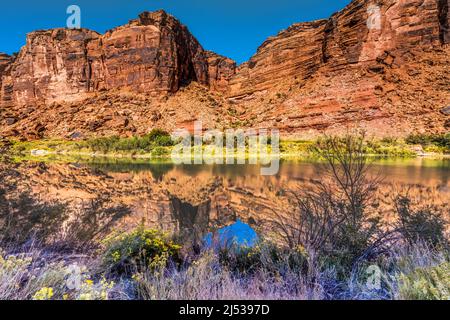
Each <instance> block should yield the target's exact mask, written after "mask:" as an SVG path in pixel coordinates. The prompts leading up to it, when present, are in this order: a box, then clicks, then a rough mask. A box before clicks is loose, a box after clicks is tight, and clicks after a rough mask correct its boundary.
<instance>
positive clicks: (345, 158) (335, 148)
mask: <svg viewBox="0 0 450 320" xmlns="http://www.w3.org/2000/svg"><path fill="white" fill-rule="evenodd" d="M314 149H315V154H317V155H319V156H320V158H321V159H323V160H324V164H323V166H322V167H321V168H320V170H321V172H319V174H318V176H320V177H323V179H322V180H321V181H315V182H314V184H313V185H312V186H311V187H309V188H304V187H303V186H302V187H301V190H300V191H297V190H292V191H288V192H287V194H288V197H289V198H290V202H291V206H292V210H293V211H294V212H288V213H285V214H278V213H277V212H274V214H275V218H274V219H271V221H270V222H271V224H272V225H273V226H274V227H275V229H276V231H277V233H278V234H280V235H281V237H282V240H284V241H285V242H286V244H287V245H288V246H289V247H290V248H296V247H299V246H300V247H305V248H308V249H310V250H312V251H313V252H316V253H318V254H319V255H321V257H322V258H323V259H324V260H325V262H327V263H330V264H333V265H336V266H337V267H338V269H339V270H338V271H339V273H340V276H346V274H347V273H348V272H349V271H350V270H351V268H352V267H353V266H354V265H355V264H356V263H357V262H358V259H359V258H361V257H362V256H365V257H366V258H367V257H370V256H371V255H374V254H375V252H376V251H377V250H379V248H380V247H381V246H383V241H377V239H379V238H380V235H381V231H380V228H379V217H377V216H375V215H371V213H369V212H368V208H370V207H371V206H372V204H373V202H374V200H375V199H374V191H375V190H376V188H377V185H378V183H379V180H380V179H379V178H378V177H375V178H372V177H370V176H369V175H368V169H369V167H370V163H369V160H368V158H367V156H366V152H365V138H364V135H360V136H351V135H347V136H345V137H328V138H325V139H322V140H319V141H318V142H317V144H316V145H315V146H314Z"/></svg>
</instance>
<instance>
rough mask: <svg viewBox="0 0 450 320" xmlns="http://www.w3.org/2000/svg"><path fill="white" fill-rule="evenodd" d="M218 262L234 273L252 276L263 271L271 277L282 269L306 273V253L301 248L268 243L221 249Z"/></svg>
mask: <svg viewBox="0 0 450 320" xmlns="http://www.w3.org/2000/svg"><path fill="white" fill-rule="evenodd" d="M218 256H219V262H220V264H221V265H222V266H224V267H226V268H227V269H229V270H230V271H232V272H234V273H240V274H253V273H255V272H260V271H261V270H264V272H267V273H269V274H271V275H275V274H279V272H280V271H281V270H283V269H286V268H288V269H294V270H298V271H299V272H304V273H306V272H307V260H308V253H307V252H306V250H305V249H304V248H302V247H298V248H295V249H290V248H282V247H279V246H277V245H275V244H273V243H270V242H260V243H259V244H258V245H256V246H255V247H242V246H240V247H233V246H232V247H223V248H221V249H220V251H219V253H218Z"/></svg>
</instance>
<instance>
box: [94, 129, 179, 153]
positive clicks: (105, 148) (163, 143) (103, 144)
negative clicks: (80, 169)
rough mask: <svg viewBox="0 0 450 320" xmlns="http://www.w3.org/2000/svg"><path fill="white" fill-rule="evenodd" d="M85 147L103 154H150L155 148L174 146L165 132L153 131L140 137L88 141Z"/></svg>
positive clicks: (104, 138)
mask: <svg viewBox="0 0 450 320" xmlns="http://www.w3.org/2000/svg"><path fill="white" fill-rule="evenodd" d="M85 145H86V146H87V147H88V148H89V149H91V150H93V151H101V152H104V153H107V152H111V151H116V152H120V151H121V152H131V151H145V152H150V151H152V150H153V149H154V148H157V147H170V146H173V145H174V142H173V141H172V138H171V136H170V135H169V133H167V132H166V131H163V130H160V129H153V130H152V131H151V132H150V133H149V134H146V135H144V136H142V137H131V138H119V137H117V136H112V137H103V138H95V139H90V140H87V141H86V142H85Z"/></svg>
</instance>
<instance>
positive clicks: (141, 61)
mask: <svg viewBox="0 0 450 320" xmlns="http://www.w3.org/2000/svg"><path fill="white" fill-rule="evenodd" d="M210 59H211V63H212V66H211V72H212V78H213V79H212V81H211V82H212V85H213V87H215V88H218V89H219V90H220V89H222V90H223V89H224V87H226V83H225V84H224V83H223V81H224V74H225V75H229V71H228V68H230V70H232V72H233V71H234V69H233V62H231V61H230V60H229V59H226V58H222V60H220V58H219V57H218V56H217V57H215V58H213V57H212V56H211V54H209V53H207V52H205V51H204V50H203V48H202V47H201V45H200V44H199V43H198V41H197V40H196V39H195V38H194V37H193V36H192V35H191V34H190V32H189V31H188V29H187V28H186V27H185V26H183V25H182V24H181V23H180V22H179V21H178V20H176V19H175V18H173V17H172V16H170V15H168V14H167V13H165V12H164V11H157V12H145V13H143V14H141V15H140V17H139V18H138V19H136V20H132V21H130V23H129V24H127V25H125V26H122V27H118V28H116V29H113V30H111V31H108V32H107V33H106V34H104V35H100V34H98V33H96V32H93V31H89V30H85V29H81V30H68V29H55V30H49V31H37V32H33V33H30V34H29V35H28V37H27V44H26V45H25V47H24V48H22V50H21V52H20V54H19V56H18V58H17V59H16V61H15V63H14V64H13V66H12V68H11V71H10V73H9V76H8V77H4V78H5V79H4V80H5V81H4V82H5V84H4V90H3V91H4V94H3V95H2V96H3V97H2V98H3V99H2V100H3V101H4V102H5V100H8V101H12V103H13V104H14V105H16V106H22V107H23V106H27V105H33V104H40V103H41V104H50V103H53V102H61V101H74V100H81V99H83V98H85V97H86V94H87V93H89V92H96V91H103V90H112V89H120V90H128V91H132V92H139V93H149V94H167V93H175V92H177V91H178V90H179V88H180V87H181V86H184V85H186V84H188V83H190V82H191V81H196V82H198V83H200V84H203V85H209V77H210V75H209V72H210V67H209V64H208V63H209V60H210ZM223 68H227V69H226V70H225V71H223V70H222V69H223ZM216 83H217V85H216ZM5 91H8V93H9V94H7V93H5Z"/></svg>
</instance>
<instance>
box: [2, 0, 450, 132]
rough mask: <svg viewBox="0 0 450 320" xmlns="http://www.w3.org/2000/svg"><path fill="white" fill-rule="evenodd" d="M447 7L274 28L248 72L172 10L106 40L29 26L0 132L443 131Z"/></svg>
mask: <svg viewBox="0 0 450 320" xmlns="http://www.w3.org/2000/svg"><path fill="white" fill-rule="evenodd" d="M448 8H449V0H377V1H375V0H368V1H365V0H353V1H352V2H351V3H350V4H349V5H348V6H347V7H345V8H344V9H343V10H341V11H340V12H337V13H336V14H334V15H332V16H331V17H330V18H329V19H324V20H318V21H314V22H305V23H297V24H294V25H292V26H291V27H289V28H288V29H286V30H284V31H281V32H280V33H279V34H278V35H276V36H274V37H270V38H269V39H267V40H266V41H265V42H264V43H263V44H262V45H261V46H260V47H259V48H258V50H257V53H256V54H255V55H254V56H253V57H252V58H251V59H250V60H249V61H248V62H246V63H243V64H242V65H240V66H239V67H237V66H236V63H235V62H234V61H233V60H231V59H229V58H227V57H223V56H220V55H218V54H216V53H214V52H210V51H206V50H204V49H203V48H202V46H201V45H200V44H199V42H198V41H197V40H196V39H195V38H194V36H193V35H192V34H191V33H190V32H189V30H188V29H187V28H186V27H185V26H183V25H182V24H181V23H180V22H179V21H178V20H176V19H175V18H174V17H172V16H170V15H169V14H167V13H165V12H164V11H156V12H144V13H143V14H141V15H140V16H139V18H138V19H136V20H132V21H130V22H129V23H128V24H126V25H124V26H121V27H118V28H115V29H113V30H110V31H108V32H106V33H105V34H103V35H101V34H98V33H96V32H94V31H89V30H85V29H81V30H68V29H55V30H48V31H36V32H32V33H30V34H29V35H28V37H27V43H26V45H25V46H24V47H23V48H22V50H21V51H20V53H19V54H18V56H17V57H15V59H14V61H13V59H12V58H10V57H8V56H6V55H1V56H0V78H1V81H0V87H1V90H0V109H1V110H0V111H1V112H0V123H2V124H3V127H2V129H1V130H0V135H3V136H10V135H16V136H17V135H19V136H22V137H23V136H26V137H25V138H27V139H28V138H35V137H38V138H39V137H43V136H57V137H61V136H70V135H72V133H73V132H74V131H75V130H77V131H79V132H83V133H86V134H93V135H98V134H102V135H108V134H120V135H125V134H126V135H131V134H139V133H142V132H147V131H148V130H150V129H151V128H152V127H154V126H159V127H162V128H163V129H166V130H171V129H173V127H174V126H184V127H189V128H190V127H192V123H193V122H194V121H195V120H202V121H204V122H205V123H207V127H208V128H226V127H230V126H231V127H249V126H252V127H265V128H278V129H280V130H281V131H282V132H283V133H284V134H287V135H298V136H303V137H310V136H315V135H317V134H321V133H323V132H328V133H340V132H342V131H343V130H347V129H348V127H349V126H350V125H354V126H357V127H360V128H363V129H365V130H367V131H369V132H370V133H373V134H374V135H393V136H404V135H406V134H409V133H411V132H416V131H419V132H422V133H437V132H443V131H448V130H449V125H450V119H449V116H448V114H444V113H442V112H440V111H441V110H442V109H443V108H445V107H447V106H448V104H449V102H450V92H449V90H448V87H449V83H450V79H449V76H448V74H449V64H450V60H449V52H450V49H449V45H448V44H449V42H450V36H449V34H450V33H449V19H450V13H449V10H448ZM192 84H195V85H192ZM200 87H203V88H206V89H207V90H209V91H210V94H208V96H207V97H205V94H204V92H203V91H202V90H203V89H199V88H200ZM185 88H188V89H187V90H185ZM125 93H126V94H131V95H134V96H133V98H130V97H129V96H128V97H124V96H123V94H125ZM105 99H106V100H107V101H106V100H105ZM135 100H137V101H135ZM167 101H169V103H167ZM96 105H101V106H103V107H101V108H98V110H92V106H96ZM124 105H126V109H124V108H125V106H124ZM94 108H95V107H94ZM108 108H109V109H111V110H110V111H108V110H107V109H108ZM135 109H136V110H135ZM105 110H106V111H105ZM94 111H95V112H94ZM59 114H61V116H59ZM68 115H69V118H68ZM93 115H95V116H93ZM49 118H51V119H54V121H53V123H46V124H45V123H43V122H45V121H46V119H49ZM111 119H112V121H111ZM112 123H113V124H118V125H117V126H116V125H112ZM33 132H36V134H34V133H33ZM30 133H33V134H31V135H30Z"/></svg>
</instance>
